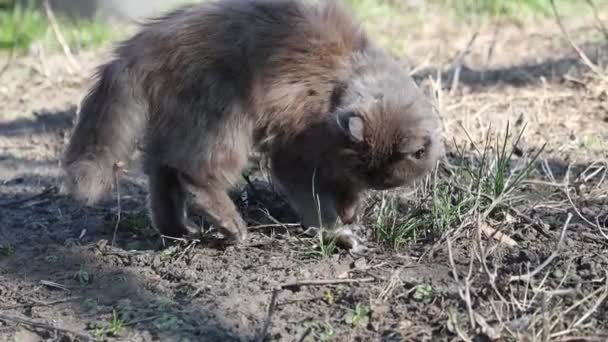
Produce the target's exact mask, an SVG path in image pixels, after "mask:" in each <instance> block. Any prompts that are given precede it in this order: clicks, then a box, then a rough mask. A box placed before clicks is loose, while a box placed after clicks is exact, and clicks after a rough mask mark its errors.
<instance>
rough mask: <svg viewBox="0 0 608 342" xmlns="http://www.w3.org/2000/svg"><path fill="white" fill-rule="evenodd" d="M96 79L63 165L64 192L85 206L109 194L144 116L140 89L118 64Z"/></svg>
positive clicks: (129, 72) (104, 69) (142, 126)
mask: <svg viewBox="0 0 608 342" xmlns="http://www.w3.org/2000/svg"><path fill="white" fill-rule="evenodd" d="M97 76H98V77H97V81H96V83H95V84H94V85H93V87H92V88H91V90H90V91H89V93H88V94H87V96H86V97H85V98H84V100H83V102H82V105H81V109H80V113H79V116H78V121H77V123H76V126H75V128H74V130H73V132H72V136H71V138H70V141H69V143H68V146H67V148H66V150H65V152H64V156H63V160H62V167H63V170H64V172H65V185H66V188H67V190H68V192H69V193H70V194H71V195H72V196H73V197H74V198H75V199H76V200H78V201H80V202H81V203H84V204H86V205H93V204H95V203H97V202H98V201H99V200H100V199H101V198H102V197H103V196H104V194H105V193H106V192H108V191H109V190H111V189H112V186H113V184H114V173H115V172H116V169H117V167H120V166H121V165H123V164H124V163H126V162H127V160H128V159H129V157H130V155H131V153H132V152H133V150H134V147H135V144H136V141H137V139H138V138H139V136H140V135H141V133H143V130H144V129H145V126H146V122H147V116H148V115H147V112H148V111H147V107H148V106H147V104H146V101H145V97H144V93H143V90H142V87H141V85H140V83H139V82H138V80H137V77H136V75H134V74H133V71H132V69H129V68H127V67H126V65H125V64H124V63H123V61H121V60H120V59H117V60H114V61H112V62H110V63H108V64H105V65H103V66H101V67H100V68H99V69H98V72H97Z"/></svg>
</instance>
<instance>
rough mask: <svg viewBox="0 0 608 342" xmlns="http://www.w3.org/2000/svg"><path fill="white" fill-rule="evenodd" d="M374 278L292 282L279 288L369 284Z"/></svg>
mask: <svg viewBox="0 0 608 342" xmlns="http://www.w3.org/2000/svg"><path fill="white" fill-rule="evenodd" d="M375 280H376V278H373V277H368V278H347V279H327V280H302V281H294V282H290V283H284V284H281V285H280V286H279V288H280V289H289V288H294V287H301V286H319V285H339V284H358V283H371V282H373V281H375Z"/></svg>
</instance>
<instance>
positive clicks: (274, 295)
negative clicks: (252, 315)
mask: <svg viewBox="0 0 608 342" xmlns="http://www.w3.org/2000/svg"><path fill="white" fill-rule="evenodd" d="M278 294H279V289H274V290H273V291H272V296H271V297H270V304H269V305H268V314H267V315H266V319H265V320H264V326H263V327H262V331H260V336H258V339H257V340H258V342H263V341H264V340H265V339H266V336H267V335H268V329H269V328H270V324H271V323H272V315H273V314H274V310H275V308H276V304H277V296H278Z"/></svg>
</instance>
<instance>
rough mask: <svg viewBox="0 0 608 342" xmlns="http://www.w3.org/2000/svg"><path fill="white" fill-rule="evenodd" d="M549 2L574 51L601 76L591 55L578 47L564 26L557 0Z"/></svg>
mask: <svg viewBox="0 0 608 342" xmlns="http://www.w3.org/2000/svg"><path fill="white" fill-rule="evenodd" d="M549 2H550V3H551V8H552V9H553V14H554V15H555V20H556V22H557V25H558V26H559V29H560V30H561V31H562V33H563V34H564V36H565V37H566V39H567V40H568V42H569V43H570V45H571V46H572V48H573V49H574V51H576V53H577V54H578V56H579V57H580V59H581V60H582V61H583V63H585V65H586V66H587V67H588V68H589V69H591V71H593V72H594V73H595V74H597V75H599V76H601V75H602V73H601V72H600V70H599V69H598V67H597V65H595V64H594V63H593V62H592V61H591V60H590V59H589V57H587V55H586V54H585V53H584V52H583V50H581V48H580V47H578V45H576V43H575V42H574V41H573V40H572V37H570V34H569V33H568V31H567V30H566V28H565V27H564V24H563V23H562V19H561V17H560V16H559V13H558V11H557V7H556V6H555V0H549Z"/></svg>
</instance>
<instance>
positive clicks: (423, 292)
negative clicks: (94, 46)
mask: <svg viewBox="0 0 608 342" xmlns="http://www.w3.org/2000/svg"><path fill="white" fill-rule="evenodd" d="M413 297H414V299H416V300H418V301H427V300H429V299H431V298H432V297H433V287H432V286H431V285H428V284H423V285H418V286H417V287H416V290H415V291H414V295H413Z"/></svg>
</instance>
